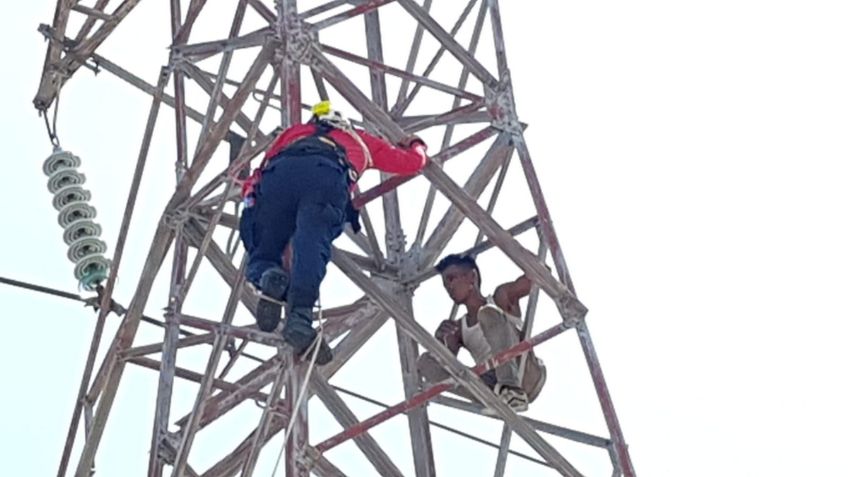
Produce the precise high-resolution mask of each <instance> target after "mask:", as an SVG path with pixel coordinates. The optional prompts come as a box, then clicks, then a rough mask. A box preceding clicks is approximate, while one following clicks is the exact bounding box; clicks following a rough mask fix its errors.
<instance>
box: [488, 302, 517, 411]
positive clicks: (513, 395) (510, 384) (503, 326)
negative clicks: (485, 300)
mask: <svg viewBox="0 0 848 477" xmlns="http://www.w3.org/2000/svg"><path fill="white" fill-rule="evenodd" d="M477 321H478V322H479V323H480V328H481V329H482V330H483V335H484V336H485V337H486V341H488V342H489V346H490V347H491V348H492V353H495V354H496V353H498V352H500V351H503V350H505V349H507V348H511V347H513V346H515V345H517V344H518V330H516V329H515V326H513V325H512V323H511V322H510V321H509V320H508V319H507V317H506V315H504V313H503V312H502V311H501V310H500V309H498V308H496V307H493V306H484V307H482V308H480V311H478V312H477ZM518 371H519V370H518V359H511V360H509V361H507V362H506V363H504V364H502V365H500V366H498V367H497V368H495V375H496V376H497V380H498V384H497V385H496V386H495V393H497V394H498V395H500V397H501V399H503V400H504V401H505V402H506V403H507V404H508V405H509V406H510V407H512V408H513V410H515V411H516V412H520V411H525V410H527V403H528V401H529V399H528V397H527V393H526V392H525V391H524V389H523V387H522V386H521V377H520V376H519V374H518Z"/></svg>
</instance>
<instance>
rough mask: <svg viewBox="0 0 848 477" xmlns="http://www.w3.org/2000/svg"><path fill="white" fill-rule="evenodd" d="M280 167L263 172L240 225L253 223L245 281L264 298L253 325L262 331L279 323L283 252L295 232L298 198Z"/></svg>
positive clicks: (285, 281)
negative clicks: (252, 201) (254, 197)
mask: <svg viewBox="0 0 848 477" xmlns="http://www.w3.org/2000/svg"><path fill="white" fill-rule="evenodd" d="M278 160H280V159H278ZM281 166H284V165H283V164H274V165H272V166H271V167H269V168H268V169H267V170H266V171H264V172H263V174H262V180H261V182H260V184H259V187H258V188H257V192H256V205H254V206H253V207H252V208H251V209H253V210H252V212H251V213H250V214H249V215H248V216H247V217H246V219H247V220H246V221H245V223H243V224H242V228H246V227H247V226H249V225H251V222H252V229H251V230H247V232H249V233H250V235H252V237H251V238H252V242H253V250H252V253H249V254H248V263H247V272H246V278H247V280H248V281H249V282H250V283H251V284H253V285H254V286H255V287H257V288H258V289H259V290H260V291H261V292H262V295H263V299H260V300H259V303H258V304H257V306H256V322H257V324H258V325H259V329H261V330H262V331H273V330H274V329H275V328H276V327H277V324H279V322H280V315H281V312H282V305H281V304H280V303H281V301H282V300H283V298H285V297H284V293H285V290H286V288H287V286H288V281H289V280H288V275H287V274H286V273H285V272H284V271H283V269H282V268H281V265H282V257H283V249H284V248H285V246H286V244H287V243H288V241H289V240H290V239H291V237H292V234H293V233H294V229H295V220H296V217H297V215H296V210H297V209H296V204H297V199H296V196H295V195H294V194H293V193H292V190H291V188H290V187H289V184H288V183H287V182H289V180H290V179H291V177H289V176H290V174H287V173H286V172H285V171H284V170H283V169H285V167H281ZM251 215H252V217H251ZM243 218H245V217H244V216H243Z"/></svg>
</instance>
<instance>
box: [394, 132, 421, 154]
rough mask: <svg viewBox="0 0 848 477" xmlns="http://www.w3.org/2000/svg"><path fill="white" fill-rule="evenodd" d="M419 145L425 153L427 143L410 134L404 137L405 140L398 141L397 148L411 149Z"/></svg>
mask: <svg viewBox="0 0 848 477" xmlns="http://www.w3.org/2000/svg"><path fill="white" fill-rule="evenodd" d="M419 144H420V145H421V146H422V147H423V148H424V150H425V151H426V150H427V143H425V142H424V140H423V139H421V138H420V137H418V136H416V135H415V134H410V135H409V136H406V137H405V138H403V139H401V140H400V141H398V146H400V147H402V148H404V149H412V148H413V147H414V146H416V145H419Z"/></svg>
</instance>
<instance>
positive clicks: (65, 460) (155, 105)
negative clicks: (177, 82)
mask: <svg viewBox="0 0 848 477" xmlns="http://www.w3.org/2000/svg"><path fill="white" fill-rule="evenodd" d="M169 77H170V75H169V74H168V73H167V71H165V70H163V71H161V72H160V75H159V83H158V86H157V91H159V92H160V93H161V92H162V91H164V89H165V85H166V84H167V83H168V78H169ZM160 105H161V100H160V99H158V98H155V97H154V99H153V102H152V104H151V105H150V113H149V114H148V117H147V126H146V127H145V131H144V136H143V138H142V141H141V149H140V151H139V154H138V161H137V162H136V167H135V172H134V173H133V179H132V183H131V185H130V190H129V194H128V195H127V203H126V207H125V208H124V215H123V218H122V219H121V227H120V229H119V232H118V240H117V244H116V246H115V254H114V256H113V259H112V264H111V267H110V268H111V269H110V273H109V278H108V279H107V281H106V287H105V288H104V291H103V296H102V298H101V303H100V312H99V315H98V317H97V324H96V325H95V327H94V333H93V335H92V338H91V345H90V347H89V352H88V357H87V358H86V363H85V368H84V370H83V375H82V379H81V382H80V387H79V391H78V392H77V401H76V404H75V406H74V412H73V415H72V416H71V424H70V426H69V427H68V435H67V438H66V441H65V447H64V450H63V451H62V458H61V461H60V463H59V471H58V475H59V477H62V476H64V475H65V473H66V472H67V468H68V464H69V461H70V457H71V451H72V450H73V445H74V444H73V442H74V439H75V437H76V433H77V427H78V426H79V420H80V413H81V411H82V406H83V402H84V397H85V395H86V393H87V391H88V384H89V381H90V380H91V374H92V372H93V370H94V361H95V359H96V357H97V351H98V349H99V348H100V340H101V339H102V336H103V328H104V326H105V321H106V315H107V314H108V313H109V310H110V309H111V300H112V292H113V291H114V288H115V281H116V280H117V273H118V270H119V268H120V265H121V260H122V258H123V252H124V245H125V244H126V239H127V236H128V233H129V227H130V222H131V221H132V215H133V210H134V209H135V204H136V201H137V199H138V191H139V188H140V185H141V179H142V176H143V175H144V168H145V166H146V164H147V157H148V153H149V151H150V144H151V142H152V139H153V131H154V129H155V127H156V119H157V117H158V114H159V107H160ZM154 244H155V241H154ZM140 319H141V313H139V316H138V320H140ZM124 320H125V321H126V317H125V319H124ZM110 356H114V354H111V355H110V354H107V359H108V358H109V357H110ZM98 415H99V408H98ZM93 425H94V424H93V423H92V426H93ZM86 427H87V428H88V427H89V426H86ZM97 438H98V437H97V435H96V434H95V433H94V431H93V430H90V434H88V433H87V435H86V446H85V447H86V448H89V445H88V444H89V442H90V441H92V440H95V442H96V439H97ZM94 445H95V446H96V444H94ZM83 455H85V451H83ZM93 459H94V456H93V455H91V461H93ZM91 461H89V462H87V463H85V464H86V465H85V466H83V462H82V460H81V461H80V469H83V470H87V468H90V467H91ZM80 471H81V470H78V471H77V473H79V472H80Z"/></svg>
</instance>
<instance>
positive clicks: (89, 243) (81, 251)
mask: <svg viewBox="0 0 848 477" xmlns="http://www.w3.org/2000/svg"><path fill="white" fill-rule="evenodd" d="M105 252H106V242H104V241H102V240H100V239H99V238H96V237H83V238H81V239H79V240H77V241H75V242H74V243H72V244H71V245H70V246H69V247H68V260H70V261H71V262H73V263H77V262H79V261H82V260H83V259H84V258H86V257H89V256H92V255H103V253H105Z"/></svg>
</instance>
